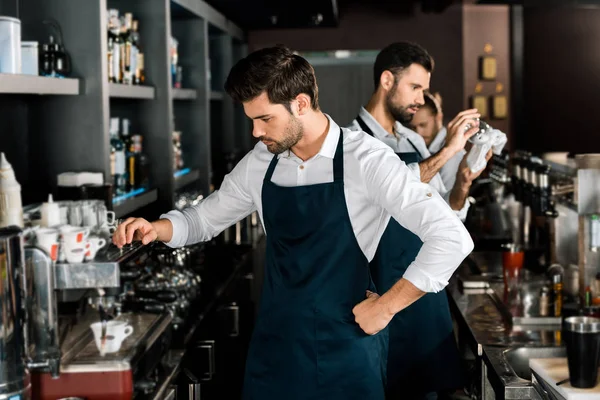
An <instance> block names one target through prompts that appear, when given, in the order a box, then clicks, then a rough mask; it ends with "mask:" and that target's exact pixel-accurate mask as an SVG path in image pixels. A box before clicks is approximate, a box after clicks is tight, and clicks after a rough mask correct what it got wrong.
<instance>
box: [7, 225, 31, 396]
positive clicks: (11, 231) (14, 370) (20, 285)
mask: <svg viewBox="0 0 600 400" xmlns="http://www.w3.org/2000/svg"><path fill="white" fill-rule="evenodd" d="M22 236H23V234H22V232H21V230H20V229H18V228H16V227H7V228H2V229H0V399H12V398H17V399H21V400H25V399H27V400H28V399H30V398H31V383H30V377H29V371H28V370H27V365H26V354H27V353H26V345H25V339H26V332H25V329H26V328H25V326H26V322H25V321H26V317H27V315H26V311H25V310H26V307H25V306H24V304H23V299H25V298H26V296H25V290H26V288H25V282H26V281H27V280H26V279H25V259H24V251H23V242H22Z"/></svg>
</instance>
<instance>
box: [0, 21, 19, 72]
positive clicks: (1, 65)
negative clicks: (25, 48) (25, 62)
mask: <svg viewBox="0 0 600 400" xmlns="http://www.w3.org/2000/svg"><path fill="white" fill-rule="evenodd" d="M0 73H2V74H20V73H21V21H20V20H18V19H17V18H12V17H0Z"/></svg>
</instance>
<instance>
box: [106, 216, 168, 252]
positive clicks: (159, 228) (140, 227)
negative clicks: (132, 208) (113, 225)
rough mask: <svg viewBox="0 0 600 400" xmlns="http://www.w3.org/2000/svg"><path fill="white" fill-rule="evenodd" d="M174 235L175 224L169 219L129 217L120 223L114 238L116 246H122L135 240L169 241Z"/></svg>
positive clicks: (147, 242)
mask: <svg viewBox="0 0 600 400" xmlns="http://www.w3.org/2000/svg"><path fill="white" fill-rule="evenodd" d="M172 236H173V225H172V224H171V221H169V220H168V219H160V220H158V221H154V222H148V221H147V220H145V219H143V218H127V219H126V220H125V221H124V222H122V223H121V224H119V226H118V227H117V230H116V231H115V233H114V234H113V237H112V240H113V243H114V244H115V246H117V247H118V248H122V247H123V246H125V245H126V244H131V243H132V242H133V241H134V240H135V241H141V242H142V244H144V245H146V244H149V243H151V242H154V241H156V240H158V241H162V242H168V241H170V240H171V237H172Z"/></svg>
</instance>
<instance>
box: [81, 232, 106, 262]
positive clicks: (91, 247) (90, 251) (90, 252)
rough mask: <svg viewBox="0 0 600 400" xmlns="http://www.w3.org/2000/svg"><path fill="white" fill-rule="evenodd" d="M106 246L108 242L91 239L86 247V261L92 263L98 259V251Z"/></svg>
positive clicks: (95, 238)
mask: <svg viewBox="0 0 600 400" xmlns="http://www.w3.org/2000/svg"><path fill="white" fill-rule="evenodd" d="M104 246H106V240H105V239H102V238H98V237H91V238H89V239H88V240H87V243H86V245H85V259H86V260H87V261H91V260H93V259H94V257H96V253H97V252H98V250H100V249H101V248H103V247H104Z"/></svg>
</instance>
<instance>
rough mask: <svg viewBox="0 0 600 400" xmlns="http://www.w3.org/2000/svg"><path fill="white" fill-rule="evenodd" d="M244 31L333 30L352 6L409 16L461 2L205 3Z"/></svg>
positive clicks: (210, 0) (310, 0)
mask: <svg viewBox="0 0 600 400" xmlns="http://www.w3.org/2000/svg"><path fill="white" fill-rule="evenodd" d="M206 1H207V2H208V3H209V4H210V5H211V6H213V7H214V8H216V9H217V10H219V11H220V12H221V13H223V14H224V15H226V16H227V18H229V19H230V20H232V21H234V22H235V23H236V24H238V25H239V26H240V27H241V28H243V29H247V30H248V29H269V28H310V27H335V26H337V25H338V21H339V17H340V15H343V13H344V10H345V9H347V8H348V7H351V6H352V5H355V4H362V5H365V4H366V5H368V7H370V8H376V9H377V10H378V11H381V12H390V13H399V14H408V13H412V12H413V10H414V9H415V6H418V5H419V4H420V5H421V8H422V10H423V11H424V12H441V11H443V10H444V9H445V8H446V7H448V6H449V5H450V4H452V3H460V2H462V0H396V1H390V0H303V1H302V2H300V3H297V4H298V6H297V7H294V5H293V3H290V2H288V1H286V0H206Z"/></svg>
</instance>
